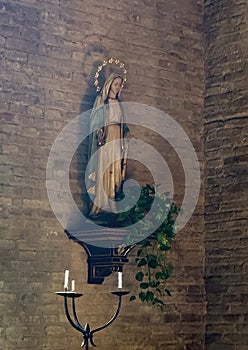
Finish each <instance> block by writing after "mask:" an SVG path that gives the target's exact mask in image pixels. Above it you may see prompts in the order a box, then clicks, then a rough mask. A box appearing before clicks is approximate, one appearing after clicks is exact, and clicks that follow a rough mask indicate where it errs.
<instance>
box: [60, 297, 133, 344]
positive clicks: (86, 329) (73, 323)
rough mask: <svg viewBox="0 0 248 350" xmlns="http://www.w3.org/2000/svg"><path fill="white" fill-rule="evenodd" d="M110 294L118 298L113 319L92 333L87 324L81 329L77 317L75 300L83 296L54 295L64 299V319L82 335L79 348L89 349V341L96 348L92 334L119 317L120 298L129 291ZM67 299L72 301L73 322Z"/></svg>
mask: <svg viewBox="0 0 248 350" xmlns="http://www.w3.org/2000/svg"><path fill="white" fill-rule="evenodd" d="M111 293H112V294H113V295H117V296H118V298H119V302H118V306H117V310H116V311H115V313H114V315H113V317H112V318H111V319H110V320H109V321H108V322H106V323H105V324H104V325H103V326H101V327H98V328H96V329H94V330H93V331H91V330H90V326H89V324H88V323H86V325H85V327H83V326H82V325H81V324H80V322H79V320H78V317H77V313H76V306H75V299H76V298H80V297H81V296H82V295H83V294H81V293H76V292H57V293H56V294H58V295H60V296H63V297H64V306H65V314H66V317H67V319H68V321H69V323H70V324H71V326H72V327H73V328H75V329H76V330H77V331H79V332H80V333H82V334H83V341H82V344H81V346H82V347H83V346H85V350H88V349H89V341H90V344H91V345H93V346H96V345H95V344H94V342H93V335H94V333H96V332H99V331H101V330H102V329H104V328H106V327H108V326H109V325H110V324H111V323H113V322H114V320H115V319H116V318H117V316H118V315H119V312H120V309H121V301H122V296H123V295H127V294H129V293H130V292H129V291H116V292H111ZM68 298H70V299H71V300H72V313H73V318H74V320H73V319H72V318H71V316H70V312H69V309H68Z"/></svg>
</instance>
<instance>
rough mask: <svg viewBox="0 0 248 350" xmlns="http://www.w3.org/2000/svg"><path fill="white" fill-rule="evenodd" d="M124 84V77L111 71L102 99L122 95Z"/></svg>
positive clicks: (103, 89) (104, 86)
mask: <svg viewBox="0 0 248 350" xmlns="http://www.w3.org/2000/svg"><path fill="white" fill-rule="evenodd" d="M122 84H123V77H122V76H121V75H120V74H117V73H111V74H110V75H109V76H108V78H107V79H106V81H105V83H104V85H103V88H102V99H103V101H104V102H105V101H106V100H107V98H108V97H109V96H110V95H111V97H116V98H118V97H119V96H120V93H121V90H122Z"/></svg>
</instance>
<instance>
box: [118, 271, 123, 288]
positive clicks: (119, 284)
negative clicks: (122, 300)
mask: <svg viewBox="0 0 248 350" xmlns="http://www.w3.org/2000/svg"><path fill="white" fill-rule="evenodd" d="M118 288H122V272H121V271H118Z"/></svg>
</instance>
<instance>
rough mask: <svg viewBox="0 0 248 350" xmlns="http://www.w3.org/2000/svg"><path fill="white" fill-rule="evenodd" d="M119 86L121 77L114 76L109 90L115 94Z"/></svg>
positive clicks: (119, 88) (118, 90)
mask: <svg viewBox="0 0 248 350" xmlns="http://www.w3.org/2000/svg"><path fill="white" fill-rule="evenodd" d="M121 86H122V79H121V78H120V77H117V78H115V79H114V80H113V82H112V84H111V86H110V92H112V93H113V94H114V95H115V96H116V95H117V94H118V93H119V92H120V90H121Z"/></svg>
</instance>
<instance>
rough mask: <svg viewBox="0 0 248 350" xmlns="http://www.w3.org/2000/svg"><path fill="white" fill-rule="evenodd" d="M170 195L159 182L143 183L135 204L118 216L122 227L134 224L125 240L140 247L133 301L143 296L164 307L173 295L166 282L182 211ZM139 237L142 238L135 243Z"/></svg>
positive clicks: (170, 272)
mask: <svg viewBox="0 0 248 350" xmlns="http://www.w3.org/2000/svg"><path fill="white" fill-rule="evenodd" d="M168 196H169V193H160V192H159V191H158V189H157V187H156V186H154V185H149V184H147V185H146V186H144V187H142V189H141V192H140V196H139V200H138V201H137V202H136V204H135V205H134V206H133V207H132V208H131V209H129V210H127V211H125V212H122V213H119V214H118V217H117V221H118V223H119V225H120V226H121V227H128V226H130V225H131V226H130V227H132V226H134V228H133V229H131V230H130V234H129V236H128V238H127V240H126V242H125V244H126V245H129V246H130V245H132V244H133V243H134V242H135V246H136V247H137V250H136V257H135V262H136V267H137V272H136V273H135V279H136V281H137V283H138V284H139V291H138V294H137V295H135V294H133V295H132V296H131V297H130V301H132V300H136V299H140V300H141V301H142V302H148V303H151V304H153V305H158V306H159V307H161V308H162V307H163V306H164V305H165V303H164V300H165V297H166V296H171V293H170V291H169V289H168V288H167V286H166V282H167V279H168V278H169V277H170V276H171V275H172V272H173V265H172V264H171V263H170V262H168V261H167V252H168V250H170V249H171V243H172V241H173V239H174V238H175V235H176V230H175V219H176V217H177V215H178V214H179V212H180V208H179V207H178V206H176V204H175V203H174V202H173V201H172V200H171V199H170V198H169V197H168ZM151 209H152V210H151ZM157 223H159V224H157ZM133 224H136V225H133ZM154 225H155V226H154ZM157 226H158V227H157ZM153 227H155V230H154V231H152V233H151V232H150V234H149V235H148V236H146V234H145V232H149V231H151V230H152V228H153ZM139 237H140V241H139V242H138V243H136V242H137V241H138V240H139ZM144 237H145V238H144Z"/></svg>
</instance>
